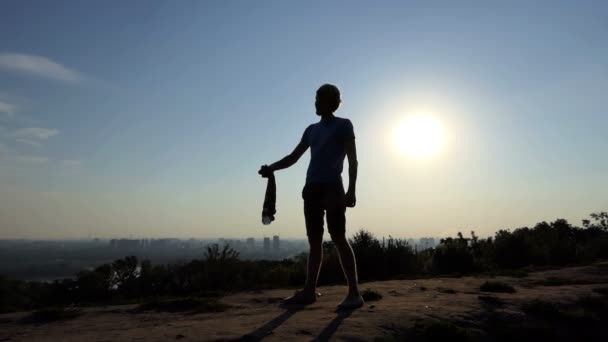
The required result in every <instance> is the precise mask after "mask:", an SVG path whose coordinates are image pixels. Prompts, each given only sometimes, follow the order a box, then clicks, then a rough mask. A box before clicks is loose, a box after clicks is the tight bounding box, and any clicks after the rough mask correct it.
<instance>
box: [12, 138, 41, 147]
mask: <svg viewBox="0 0 608 342" xmlns="http://www.w3.org/2000/svg"><path fill="white" fill-rule="evenodd" d="M15 141H16V142H18V143H22V144H26V145H30V146H35V147H40V146H42V143H41V142H39V141H34V140H31V139H17V140H15Z"/></svg>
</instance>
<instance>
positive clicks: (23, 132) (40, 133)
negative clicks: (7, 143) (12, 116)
mask: <svg viewBox="0 0 608 342" xmlns="http://www.w3.org/2000/svg"><path fill="white" fill-rule="evenodd" d="M57 134H59V131H58V130H56V129H50V128H42V127H27V128H21V129H18V130H17V131H15V132H14V133H13V136H14V137H15V138H17V139H22V140H29V141H34V140H46V139H48V138H50V137H53V136H56V135H57Z"/></svg>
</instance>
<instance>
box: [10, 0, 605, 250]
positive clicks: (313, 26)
mask: <svg viewBox="0 0 608 342" xmlns="http://www.w3.org/2000/svg"><path fill="white" fill-rule="evenodd" d="M607 18H608V2H606V1H595V2H591V1H576V2H574V1H564V2H560V1H508V2H498V1H496V2H493V1H459V2H458V4H456V3H454V2H452V1H445V2H429V1H421V2H405V1H396V2H386V1H380V2H353V1H323V2H312V1H305V2H304V1H302V2H294V1H97V2H91V1H87V2H83V1H71V2H62V1H2V2H0V238H21V237H24V238H79V237H87V236H89V235H91V236H96V237H104V238H105V237H129V236H133V237H161V236H163V237H246V236H254V237H261V236H263V235H264V234H273V233H280V234H281V236H282V237H304V236H305V231H304V218H303V215H302V200H301V197H300V196H301V189H302V186H303V185H304V180H305V171H306V167H307V165H308V160H309V156H308V154H306V155H305V157H303V158H302V159H301V160H300V162H299V163H298V164H297V165H296V166H294V167H292V168H291V169H288V170H284V171H281V172H280V173H278V174H277V186H278V193H277V197H278V199H277V200H278V203H277V210H278V213H277V220H276V221H275V222H273V223H272V224H271V225H270V226H262V224H261V221H260V212H261V205H262V200H263V194H264V189H265V180H263V179H261V178H260V177H259V176H258V174H257V170H258V168H259V166H260V165H261V164H264V163H271V162H274V161H276V160H278V159H279V158H281V157H283V156H284V155H285V154H287V153H289V152H290V151H291V150H292V149H293V147H295V145H296V144H297V142H298V141H299V139H300V137H301V135H302V132H303V131H304V129H305V128H306V126H307V125H309V124H310V123H313V122H315V121H317V120H318V119H317V117H316V115H315V114H314V96H315V90H316V89H317V87H318V86H320V85H321V84H323V83H325V82H331V83H335V84H336V85H338V86H339V87H340V89H341V91H342V95H343V105H342V107H341V108H340V110H339V111H338V112H337V115H338V116H342V117H346V118H349V119H351V121H352V122H353V124H354V127H355V134H356V136H357V138H356V139H357V144H358V145H357V147H358V153H359V182H358V192H357V197H358V198H357V207H356V208H355V209H353V210H349V211H348V212H347V227H348V230H349V231H350V232H354V231H355V230H356V229H358V228H362V227H365V228H367V229H369V230H371V231H372V232H373V233H375V234H377V235H379V236H382V235H384V236H388V235H392V236H397V237H420V236H445V235H448V234H455V233H456V232H457V231H459V230H462V231H464V232H468V231H470V230H475V231H476V232H477V234H478V235H481V236H486V235H491V234H493V233H494V231H496V230H497V229H500V228H516V227H519V226H525V225H533V224H534V223H536V222H538V221H541V220H554V219H555V218H558V217H563V218H567V219H569V220H571V221H572V222H573V223H577V224H578V223H580V220H581V219H582V218H584V217H586V216H587V215H588V214H589V213H591V212H593V211H598V210H606V209H608V191H606V189H608V159H607V158H606V151H608V133H607V130H606V127H608V96H607V94H608V39H607V37H608V20H607ZM416 113H424V114H430V115H433V117H435V118H436V119H437V120H440V121H441V123H442V124H443V126H444V128H445V144H444V146H443V148H442V149H441V150H440V151H439V153H437V154H435V155H433V157H432V158H426V159H424V160H416V159H412V158H407V157H406V156H404V155H403V153H401V152H400V151H399V149H398V148H397V147H396V146H395V144H394V139H393V137H392V136H391V133H390V132H392V131H393V128H394V126H395V125H396V124H398V123H399V122H401V121H402V120H403V118H404V117H406V116H407V115H411V114H416ZM345 166H346V165H345ZM346 169H347V168H346V167H345V170H346ZM344 179H345V182H347V179H348V177H347V173H346V172H345V173H344Z"/></svg>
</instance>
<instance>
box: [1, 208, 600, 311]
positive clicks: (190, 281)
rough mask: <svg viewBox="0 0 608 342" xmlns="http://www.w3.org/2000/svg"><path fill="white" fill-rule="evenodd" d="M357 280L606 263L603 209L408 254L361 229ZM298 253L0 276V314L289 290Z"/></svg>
mask: <svg viewBox="0 0 608 342" xmlns="http://www.w3.org/2000/svg"><path fill="white" fill-rule="evenodd" d="M350 242H351V244H352V248H353V250H354V252H355V255H356V258H357V267H358V272H359V279H360V280H361V281H369V280H385V279H396V278H403V277H414V276H434V275H450V274H452V275H462V274H471V273H477V272H500V271H504V270H515V269H520V268H523V267H529V266H561V265H566V264H571V263H584V262H593V261H595V260H598V259H605V258H608V212H600V213H594V214H591V216H590V218H589V219H587V220H583V222H582V226H581V227H578V226H574V225H572V224H570V223H569V222H568V221H566V220H564V219H557V220H555V221H554V222H550V223H547V222H540V223H538V224H536V225H535V226H534V227H532V228H528V227H522V228H517V229H515V230H513V231H510V230H499V231H497V232H496V233H495V235H494V236H493V237H488V238H485V239H484V238H479V237H477V236H476V235H475V232H473V231H471V232H470V234H469V236H466V237H465V236H464V235H463V234H462V233H458V234H457V235H456V236H455V237H449V238H445V239H441V241H440V243H439V245H438V246H436V247H435V248H433V249H428V250H424V251H420V252H418V251H416V250H415V249H414V248H413V246H411V245H409V244H408V243H407V241H406V240H403V239H396V238H393V237H389V238H388V239H386V240H385V239H383V240H382V241H380V240H379V239H378V238H376V237H375V236H374V235H373V234H372V233H370V232H369V231H366V230H360V231H358V232H357V233H356V234H355V235H354V236H353V237H352V238H351V239H350ZM323 249H324V258H323V266H322V268H321V274H320V276H319V283H320V285H327V284H334V283H341V282H344V276H343V274H342V271H341V269H340V265H339V257H338V254H337V252H336V250H335V248H334V246H333V244H332V242H324V244H323ZM306 259H307V255H306V253H302V254H299V255H297V256H295V257H293V258H289V259H284V260H279V261H271V260H256V261H253V260H241V259H240V258H239V253H238V252H236V251H235V250H233V249H232V248H231V247H230V246H229V245H224V246H219V245H217V244H216V245H212V246H209V247H207V249H206V251H205V253H204V255H202V256H201V258H200V259H194V260H191V261H188V262H180V263H175V264H167V265H164V264H159V265H153V264H152V263H151V262H150V261H149V260H138V258H137V257H136V256H127V257H125V258H122V259H117V260H115V261H113V262H112V263H109V264H103V265H100V266H98V267H96V268H95V269H93V270H83V271H80V272H78V274H77V275H76V277H75V278H74V279H58V280H55V281H53V282H50V283H46V282H36V281H22V280H17V279H10V278H8V277H5V276H1V275H0V312H11V311H17V310H32V309H38V308H42V307H50V306H66V305H95V304H100V303H103V304H110V303H128V302H136V301H141V300H145V299H149V298H158V297H165V296H221V295H223V294H226V293H230V292H234V291H241V290H256V289H264V288H276V287H296V286H301V285H302V284H303V283H304V280H305V277H306Z"/></svg>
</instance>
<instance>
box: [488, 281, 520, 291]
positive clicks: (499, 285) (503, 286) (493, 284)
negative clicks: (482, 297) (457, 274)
mask: <svg viewBox="0 0 608 342" xmlns="http://www.w3.org/2000/svg"><path fill="white" fill-rule="evenodd" d="M479 290H481V291H483V292H499V293H515V292H516V291H515V288H514V287H513V286H511V285H509V284H507V283H503V282H500V281H486V282H485V283H483V284H481V286H480V287H479Z"/></svg>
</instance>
